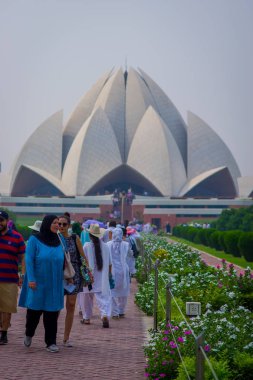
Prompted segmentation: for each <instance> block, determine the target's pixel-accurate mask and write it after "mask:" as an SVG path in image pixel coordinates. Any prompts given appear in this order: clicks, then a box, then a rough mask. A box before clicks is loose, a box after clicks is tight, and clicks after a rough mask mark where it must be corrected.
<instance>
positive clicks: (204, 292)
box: [136, 235, 253, 380]
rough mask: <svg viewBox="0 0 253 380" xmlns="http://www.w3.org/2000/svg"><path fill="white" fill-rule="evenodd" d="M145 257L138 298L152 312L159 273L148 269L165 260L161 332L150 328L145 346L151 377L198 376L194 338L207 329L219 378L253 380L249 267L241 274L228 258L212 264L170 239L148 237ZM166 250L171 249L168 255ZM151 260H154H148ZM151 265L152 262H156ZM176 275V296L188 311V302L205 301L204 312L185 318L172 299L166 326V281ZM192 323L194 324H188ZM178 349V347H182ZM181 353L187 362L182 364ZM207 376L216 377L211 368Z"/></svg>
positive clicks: (210, 354)
mask: <svg viewBox="0 0 253 380" xmlns="http://www.w3.org/2000/svg"><path fill="white" fill-rule="evenodd" d="M144 247H145V257H144V259H141V258H139V259H138V263H137V268H138V271H137V278H138V280H139V282H140V284H139V290H138V292H137V294H136V303H137V304H138V305H139V307H140V308H141V309H142V310H143V311H145V312H146V313H147V314H148V315H152V312H153V294H154V272H153V270H151V272H150V274H149V277H148V280H147V281H146V273H145V270H146V268H148V267H150V262H154V261H155V260H156V259H160V266H159V276H158V282H159V294H160V295H159V309H158V317H159V320H160V324H159V331H158V332H154V331H151V337H150V341H149V342H148V343H147V344H146V345H145V347H144V352H145V355H146V358H147V367H146V377H147V378H149V379H157V380H158V379H163V378H166V379H177V380H183V379H188V378H189V377H187V375H186V372H185V368H184V365H185V367H186V369H187V371H188V374H189V376H190V378H192V379H194V378H195V340H194V337H193V335H194V336H195V337H196V336H198V335H199V334H200V333H201V332H204V337H205V344H204V350H205V351H206V352H207V353H208V357H209V360H210V362H211V364H212V366H213V368H214V370H215V372H216V374H217V376H218V378H219V379H222V380H225V379H231V380H232V379H242V378H244V379H245V378H246V379H247V380H249V379H253V359H252V354H253V319H252V310H253V307H252V300H253V279H252V275H251V274H250V270H249V269H246V270H245V271H244V272H242V273H241V274H240V276H237V275H236V272H235V270H234V268H233V265H230V266H228V265H227V263H226V262H225V260H223V264H222V266H221V267H219V266H217V267H216V268H213V267H208V266H207V265H206V264H205V263H204V262H203V261H202V260H201V258H200V255H199V253H198V252H197V251H194V250H192V249H190V248H189V247H188V246H187V245H183V244H173V245H172V244H170V243H168V242H167V241H166V240H165V239H163V238H159V237H157V236H156V237H154V236H150V235H148V236H144ZM165 252H166V253H167V254H165ZM147 263H149V265H147ZM151 267H152V266H151ZM171 274H174V281H173V282H172V285H171V289H172V294H173V297H174V298H173V300H174V301H176V303H177V305H179V306H180V308H181V312H182V313H183V314H185V302H187V301H189V302H190V301H194V302H200V303H201V309H202V314H201V315H200V316H197V317H194V318H189V317H186V318H188V319H187V320H186V322H185V320H184V318H183V317H182V315H181V313H180V312H179V311H178V310H177V306H176V304H175V302H174V301H173V302H172V311H173V312H172V320H171V321H170V324H169V325H167V326H165V322H164V321H165V315H164V308H165V286H166V284H167V283H168V281H169V278H170V276H169V275H171ZM189 326H190V328H189ZM178 350H179V352H178ZM179 354H180V355H181V356H182V358H183V361H184V365H182V361H181V358H180V356H179ZM205 376H206V377H205V379H209V378H210V379H212V378H213V376H212V373H211V371H210V370H209V368H207V369H206V371H205Z"/></svg>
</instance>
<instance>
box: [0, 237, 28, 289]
mask: <svg viewBox="0 0 253 380" xmlns="http://www.w3.org/2000/svg"><path fill="white" fill-rule="evenodd" d="M24 253H25V242H24V239H23V237H22V235H20V233H19V232H17V231H14V230H8V231H7V232H6V234H5V235H1V234H0V282H12V283H18V262H19V255H23V254H24Z"/></svg>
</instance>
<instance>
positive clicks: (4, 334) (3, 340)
mask: <svg viewBox="0 0 253 380" xmlns="http://www.w3.org/2000/svg"><path fill="white" fill-rule="evenodd" d="M7 343H8V338H7V331H2V333H1V337H0V345H4V344H7Z"/></svg>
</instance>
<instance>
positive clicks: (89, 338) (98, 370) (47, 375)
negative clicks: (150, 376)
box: [0, 279, 152, 380]
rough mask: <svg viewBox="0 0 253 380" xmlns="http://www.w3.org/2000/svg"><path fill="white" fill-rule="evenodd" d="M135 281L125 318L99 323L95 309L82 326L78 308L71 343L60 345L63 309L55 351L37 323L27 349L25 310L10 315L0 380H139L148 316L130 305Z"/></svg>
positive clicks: (0, 349)
mask: <svg viewBox="0 0 253 380" xmlns="http://www.w3.org/2000/svg"><path fill="white" fill-rule="evenodd" d="M136 289H137V284H136V280H135V279H134V280H133V281H132V283H131V296H130V297H129V302H128V307H127V310H126V317H125V318H122V319H120V320H111V321H110V328H109V329H105V328H102V324H101V321H100V318H99V317H98V312H97V310H95V313H94V314H95V316H94V318H93V319H92V323H91V324H90V325H82V324H81V323H80V317H79V315H78V310H77V308H76V312H75V319H74V324H73V330H72V334H71V340H72V342H73V343H74V344H75V346H74V347H73V348H67V347H63V346H62V340H63V326H64V317H65V310H63V311H62V312H61V314H60V317H59V327H58V339H57V343H58V346H59V347H60V352H59V353H49V352H47V351H46V350H45V348H44V347H45V344H44V341H43V325H42V321H41V322H40V324H39V326H38V328H37V331H36V335H35V336H34V338H33V342H32V345H31V347H30V348H26V347H24V346H23V335H24V325H25V310H24V309H22V308H20V309H19V310H18V313H17V314H13V318H12V326H11V328H10V329H9V332H8V338H9V343H8V344H7V345H5V346H0V379H1V380H14V379H15V380H18V379H19V380H28V379H29V380H36V379H40V380H54V379H55V380H56V379H61V380H64V379H69V380H75V379H78V380H79V379H80V380H86V379H87V380H88V379H89V380H91V379H92V380H93V379H102V380H129V379H131V380H139V379H144V365H145V358H144V354H143V349H142V345H143V343H144V341H145V339H146V334H147V329H148V328H149V326H150V327H151V324H152V318H151V317H146V316H145V314H144V313H143V312H141V311H140V310H139V309H138V308H137V306H136V305H135V304H134V294H135V292H136Z"/></svg>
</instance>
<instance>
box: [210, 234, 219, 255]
mask: <svg viewBox="0 0 253 380" xmlns="http://www.w3.org/2000/svg"><path fill="white" fill-rule="evenodd" d="M221 234H222V232H220V231H214V232H213V233H212V235H211V236H210V243H211V247H212V248H214V249H217V251H221V249H222V248H221V245H220V235H221Z"/></svg>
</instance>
